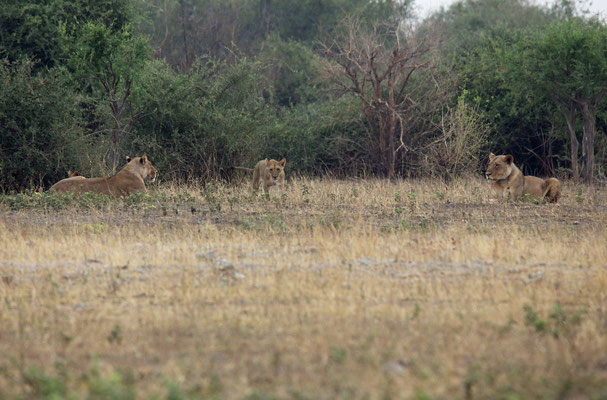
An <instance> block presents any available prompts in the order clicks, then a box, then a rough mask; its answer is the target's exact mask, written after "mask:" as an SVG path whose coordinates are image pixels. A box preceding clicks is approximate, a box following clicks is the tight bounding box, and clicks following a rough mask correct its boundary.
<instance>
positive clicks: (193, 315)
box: [0, 177, 607, 400]
mask: <svg viewBox="0 0 607 400" xmlns="http://www.w3.org/2000/svg"><path fill="white" fill-rule="evenodd" d="M28 196H30V197H31V198H33V199H34V200H35V198H36V196H39V197H40V198H43V195H40V194H30V195H28ZM26 197H27V196H26ZM30 197H28V199H29V198H30ZM51 200H52V199H51ZM19 201H21V200H19ZM23 201H25V200H23ZM28 201H29V200H28ZM36 201H37V200H36ZM7 204H8V203H6V202H5V203H0V244H1V246H0V277H1V281H0V398H1V399H4V398H6V399H13V398H23V399H32V398H52V399H64V398H65V399H68V398H74V399H86V398H90V399H102V398H112V399H134V398H137V399H165V398H166V399H251V400H252V399H260V400H261V399H419V400H421V399H510V400H514V399H521V400H522V399H570V400H578V399H606V398H607V189H605V188H604V187H600V186H595V187H589V186H576V185H574V184H573V183H570V182H565V184H564V195H563V197H562V199H561V202H560V203H559V204H558V205H542V204H533V203H530V202H523V203H515V204H512V203H509V204H504V203H494V202H492V201H491V200H490V198H489V194H488V189H487V184H486V183H485V182H484V181H482V180H481V179H480V178H476V177H469V178H466V179H461V180H455V181H451V182H447V183H445V182H441V181H439V180H408V181H397V182H396V183H390V182H388V181H383V180H372V179H371V180H332V179H317V180H311V179H307V178H295V179H292V180H291V181H290V182H288V184H287V191H286V193H285V194H284V195H282V196H278V195H277V194H272V195H271V197H270V198H269V199H266V198H265V197H264V196H263V195H256V196H254V195H252V194H251V191H250V187H249V186H248V184H247V183H246V182H242V183H240V184H233V185H225V186H224V185H208V186H206V187H203V186H196V185H191V186H177V185H171V184H168V183H165V184H159V185H158V186H152V187H151V188H150V191H149V196H140V198H139V199H138V200H137V201H136V202H132V201H131V202H129V200H118V201H113V202H112V201H105V202H102V203H101V204H100V205H98V206H93V207H82V206H79V205H74V206H69V205H68V206H64V207H56V206H53V207H47V206H40V207H30V206H27V207H19V205H18V204H17V205H16V206H15V205H14V204H13V205H12V206H8V205H7ZM44 204H50V203H44ZM69 204H72V203H69ZM74 204H75V203H74ZM53 396H54V397H53Z"/></svg>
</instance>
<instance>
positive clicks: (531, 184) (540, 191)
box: [485, 153, 561, 203]
mask: <svg viewBox="0 0 607 400" xmlns="http://www.w3.org/2000/svg"><path fill="white" fill-rule="evenodd" d="M485 176H486V177H487V179H488V180H490V181H492V183H491V189H492V190H493V193H494V194H495V197H496V198H498V199H512V200H518V199H520V198H524V197H525V196H529V197H531V198H532V199H537V200H541V201H547V202H549V203H556V202H557V201H558V200H559V198H560V197H561V183H560V182H559V181H558V179H556V178H548V179H545V180H544V179H542V178H538V177H536V176H524V175H523V173H522V172H521V170H520V169H518V167H517V166H516V165H514V157H512V156H511V155H509V154H508V155H500V156H496V155H495V154H493V153H491V154H489V166H488V167H487V171H486V172H485Z"/></svg>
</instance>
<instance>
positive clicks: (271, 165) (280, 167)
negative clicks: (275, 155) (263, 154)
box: [266, 158, 287, 181]
mask: <svg viewBox="0 0 607 400" xmlns="http://www.w3.org/2000/svg"><path fill="white" fill-rule="evenodd" d="M286 163H287V160H285V159H284V158H283V159H282V160H280V161H276V160H268V161H266V171H267V172H268V175H269V176H270V178H272V180H274V181H276V180H278V178H279V177H280V175H281V174H282V172H283V171H284V169H285V164H286Z"/></svg>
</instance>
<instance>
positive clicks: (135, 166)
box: [125, 154, 158, 182]
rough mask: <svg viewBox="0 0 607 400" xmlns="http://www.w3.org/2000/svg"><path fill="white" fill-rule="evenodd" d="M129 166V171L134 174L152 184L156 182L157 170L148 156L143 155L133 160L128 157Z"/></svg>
mask: <svg viewBox="0 0 607 400" xmlns="http://www.w3.org/2000/svg"><path fill="white" fill-rule="evenodd" d="M126 162H127V166H126V167H125V168H128V169H129V171H131V172H134V173H136V174H138V175H140V176H141V178H142V179H144V180H149V181H150V182H154V181H155V180H156V174H157V173H158V171H156V168H154V166H153V165H152V162H151V161H150V160H149V159H148V156H147V155H145V154H144V155H142V156H141V157H134V158H131V157H129V156H126Z"/></svg>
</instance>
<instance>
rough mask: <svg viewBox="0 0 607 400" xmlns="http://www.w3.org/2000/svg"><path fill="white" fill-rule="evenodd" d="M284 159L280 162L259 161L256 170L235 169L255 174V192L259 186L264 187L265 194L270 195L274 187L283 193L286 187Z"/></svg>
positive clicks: (285, 161)
mask: <svg viewBox="0 0 607 400" xmlns="http://www.w3.org/2000/svg"><path fill="white" fill-rule="evenodd" d="M286 163H287V160H285V159H284V158H283V159H282V160H280V161H276V160H268V159H267V158H266V159H265V160H261V161H259V162H258V163H257V164H256V165H255V168H244V167H235V168H236V169H242V170H245V171H249V172H253V182H252V185H253V190H258V189H259V185H260V184H261V185H262V186H263V191H264V193H269V190H270V188H271V187H272V186H276V187H277V188H278V189H279V190H281V191H282V189H284V185H285V164H286Z"/></svg>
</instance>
